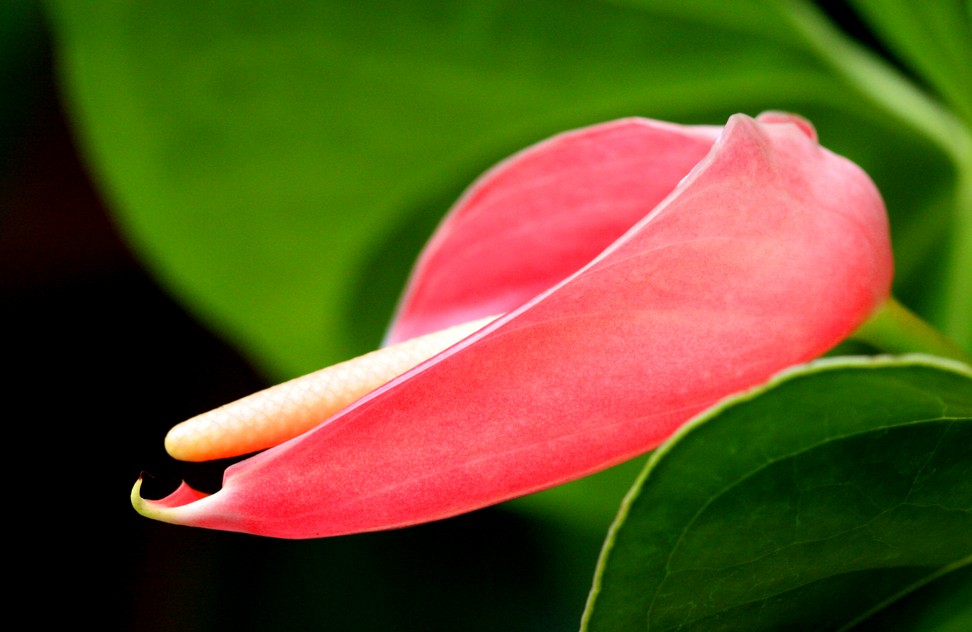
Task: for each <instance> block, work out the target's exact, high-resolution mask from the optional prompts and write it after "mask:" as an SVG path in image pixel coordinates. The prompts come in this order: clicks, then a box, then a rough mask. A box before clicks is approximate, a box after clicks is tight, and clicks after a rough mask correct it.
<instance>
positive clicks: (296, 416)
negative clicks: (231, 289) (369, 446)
mask: <svg viewBox="0 0 972 632" xmlns="http://www.w3.org/2000/svg"><path fill="white" fill-rule="evenodd" d="M495 318H496V317H495V316H490V317H488V318H482V319H479V320H474V321H471V322H468V323H463V324H461V325H456V326H454V327H449V328H447V329H443V330H441V331H437V332H434V333H431V334H427V335H424V336H418V337H416V338H412V339H410V340H406V341H404V342H400V343H398V344H395V345H391V346H388V347H385V348H382V349H378V350H377V351H372V352H371V353H367V354H365V355H362V356H358V357H357V358H353V359H351V360H346V361H344V362H341V363H339V364H335V365H333V366H329V367H327V368H324V369H321V370H319V371H315V372H314V373H310V374H308V375H304V376H301V377H298V378H295V379H293V380H290V381H288V382H283V383H282V384H278V385H276V386H272V387H270V388H268V389H265V390H262V391H259V392H257V393H254V394H252V395H248V396H246V397H244V398H242V399H238V400H236V401H235V402H231V403H229V404H226V405H225V406H221V407H219V408H217V409H215V410H211V411H209V412H206V413H203V414H201V415H197V416H196V417H192V418H191V419H188V420H186V421H184V422H182V423H180V424H178V425H177V426H175V427H174V428H172V429H171V430H170V431H169V433H168V435H166V437H165V449H166V450H167V451H168V453H169V454H170V455H171V456H172V457H173V458H176V459H179V460H182V461H209V460H212V459H223V458H228V457H233V456H239V455H242V454H248V453H250V452H256V451H258V450H263V449H266V448H269V447H272V446H275V445H277V444H278V443H282V442H283V441H286V440H287V439H290V438H293V437H296V436H297V435H299V434H301V433H303V432H305V431H307V430H310V429H311V428H313V427H314V426H316V425H317V424H319V423H321V422H322V421H324V420H325V419H327V418H328V417H330V416H331V415H333V414H334V413H336V412H338V411H339V410H341V409H343V408H345V407H346V406H348V405H349V404H352V403H354V402H355V401H357V400H358V399H360V398H361V397H362V396H364V395H366V394H367V393H369V392H371V391H372V390H374V389H376V388H378V387H379V386H381V385H383V384H385V383H386V382H388V381H390V380H392V379H394V378H396V377H398V376H399V375H401V374H403V373H405V372H406V371H408V370H409V369H411V368H413V367H415V366H417V365H419V364H421V363H422V362H423V361H425V360H427V359H429V358H431V357H433V356H435V355H436V354H438V353H440V352H442V351H444V350H445V349H447V348H448V347H450V346H452V345H453V344H455V343H457V342H459V341H460V340H462V339H463V338H465V337H466V336H468V335H470V334H472V333H473V332H475V331H477V330H479V329H481V328H482V327H484V326H485V325H487V324H488V323H490V322H491V321H493V320H494V319H495Z"/></svg>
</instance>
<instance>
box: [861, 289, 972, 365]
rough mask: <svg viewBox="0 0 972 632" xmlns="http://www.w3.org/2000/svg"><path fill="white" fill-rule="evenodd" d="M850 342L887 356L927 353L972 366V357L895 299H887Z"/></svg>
mask: <svg viewBox="0 0 972 632" xmlns="http://www.w3.org/2000/svg"><path fill="white" fill-rule="evenodd" d="M851 338H854V339H855V340H859V341H861V342H864V343H867V344H869V345H871V346H872V347H875V348H877V349H880V350H881V351H886V352H888V353H928V354H931V355H936V356H940V357H943V358H950V359H952V360H959V361H961V362H965V363H966V364H972V355H969V354H968V353H967V352H966V351H965V350H964V349H962V348H961V347H959V346H958V345H957V344H955V343H954V342H952V340H950V339H949V338H946V337H945V336H944V335H942V334H941V333H940V332H939V331H938V330H937V329H935V328H934V327H932V326H931V325H929V324H928V323H926V322H925V321H924V320H922V319H921V318H920V317H919V316H918V315H916V314H915V313H914V312H912V311H910V310H909V309H908V308H906V307H905V306H904V305H902V304H901V303H899V302H898V301H896V300H895V299H894V298H888V300H887V301H885V302H884V304H883V305H882V306H881V307H879V308H878V309H877V311H876V312H874V314H873V315H872V316H871V318H869V319H868V320H867V321H866V322H865V323H864V324H863V325H861V326H860V327H858V328H857V331H855V332H854V333H853V334H851Z"/></svg>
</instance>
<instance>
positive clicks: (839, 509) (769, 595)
mask: <svg viewBox="0 0 972 632" xmlns="http://www.w3.org/2000/svg"><path fill="white" fill-rule="evenodd" d="M970 468H972V371H970V370H969V368H968V367H967V366H964V365H960V364H957V363H949V362H946V361H941V360H938V359H935V358H931V357H927V356H911V357H907V356H906V357H901V358H880V359H871V360H865V359H852V358H844V359H831V360H825V361H820V362H818V363H814V364H811V365H808V366H805V367H802V368H800V369H796V370H792V371H790V372H787V373H785V374H783V375H781V376H780V377H778V378H776V379H774V380H772V381H771V382H770V383H769V384H768V385H766V386H764V387H761V388H758V389H754V390H753V391H751V392H749V393H747V394H744V395H741V396H737V397H734V398H732V399H730V400H727V401H726V402H725V403H724V404H723V405H721V406H719V407H717V408H715V409H713V410H711V411H710V412H708V413H707V414H705V415H704V416H702V417H699V418H696V420H694V421H693V422H690V423H689V424H688V425H687V426H686V427H685V428H683V430H682V431H680V432H679V434H678V435H677V436H676V437H674V438H673V439H672V440H670V441H669V442H668V443H667V444H665V445H664V446H662V447H661V448H659V450H657V451H656V452H655V454H654V455H653V457H652V459H651V461H650V462H649V465H648V466H647V467H646V468H645V471H644V473H643V475H642V477H641V479H640V480H639V482H638V484H636V486H635V487H634V488H633V489H632V491H631V493H630V494H629V495H628V497H627V498H626V501H625V504H624V506H623V507H622V511H621V514H619V517H618V519H617V521H616V522H615V524H614V525H613V526H612V530H611V533H610V535H609V538H608V541H607V543H606V544H605V549H604V552H603V553H602V558H601V561H600V562H599V569H598V574H597V577H596V579H595V586H594V589H593V591H592V593H591V598H590V601H589V603H588V609H587V611H586V613H585V629H586V630H592V631H593V630H638V629H651V630H675V629H677V630H682V631H688V630H705V631H707V632H712V631H716V630H740V629H744V630H751V631H754V632H755V631H757V630H780V629H786V630H836V629H844V627H845V626H848V625H850V624H852V623H854V622H856V621H857V620H859V619H861V618H863V617H865V616H866V615H868V614H869V613H870V612H871V611H872V610H876V609H879V608H881V607H882V606H884V605H886V604H887V603H888V602H890V601H891V600H893V599H895V598H897V597H899V596H901V595H902V594H904V593H906V592H908V591H910V590H913V589H914V588H916V587H918V586H920V585H922V584H924V583H926V582H927V581H929V580H930V579H933V578H934V577H936V576H938V575H940V574H941V573H942V572H943V571H944V570H945V569H947V568H950V567H955V566H959V565H961V564H964V563H968V562H969V561H970V560H972V476H970Z"/></svg>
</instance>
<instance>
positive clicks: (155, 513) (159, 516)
mask: <svg viewBox="0 0 972 632" xmlns="http://www.w3.org/2000/svg"><path fill="white" fill-rule="evenodd" d="M144 476H145V475H144V474H142V475H140V476H139V477H138V480H136V481H135V485H134V486H133V487H132V495H131V500H132V507H133V508H134V509H135V511H137V512H138V513H140V514H141V515H143V516H145V517H146V518H151V519H153V520H159V521H161V522H169V523H172V524H181V523H182V522H183V521H182V520H179V519H178V516H179V515H180V513H181V512H178V511H177V510H178V509H179V508H181V507H183V506H185V505H188V504H189V503H192V502H195V501H197V500H200V499H202V498H206V497H207V496H209V494H206V493H204V492H200V491H197V490H195V489H193V488H191V487H189V485H187V484H186V483H185V482H183V483H181V484H180V485H179V487H178V489H176V490H175V491H174V492H172V493H171V494H169V495H168V496H166V497H165V498H162V499H160V500H150V499H148V498H143V497H142V480H143V478H144Z"/></svg>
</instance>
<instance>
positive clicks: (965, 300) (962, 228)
mask: <svg viewBox="0 0 972 632" xmlns="http://www.w3.org/2000/svg"><path fill="white" fill-rule="evenodd" d="M952 221H953V225H952V228H951V239H952V243H951V244H950V246H951V248H950V250H949V258H948V260H947V263H948V267H947V268H946V273H945V274H946V276H945V284H946V285H945V287H946V288H947V292H948V301H947V302H945V304H944V305H943V310H944V313H943V314H942V320H941V324H942V329H943V330H944V331H945V332H946V333H948V335H949V336H951V337H952V338H953V339H954V340H955V341H956V342H958V343H959V344H960V345H963V346H964V347H965V348H969V347H972V153H970V155H969V160H967V161H966V162H965V163H962V164H960V165H959V173H958V182H957V183H956V191H955V216H954V217H953V220H952Z"/></svg>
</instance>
